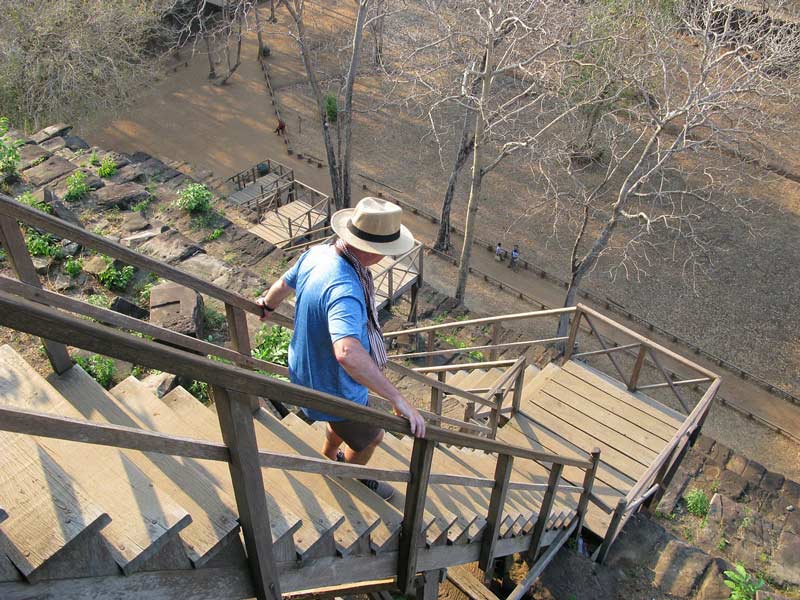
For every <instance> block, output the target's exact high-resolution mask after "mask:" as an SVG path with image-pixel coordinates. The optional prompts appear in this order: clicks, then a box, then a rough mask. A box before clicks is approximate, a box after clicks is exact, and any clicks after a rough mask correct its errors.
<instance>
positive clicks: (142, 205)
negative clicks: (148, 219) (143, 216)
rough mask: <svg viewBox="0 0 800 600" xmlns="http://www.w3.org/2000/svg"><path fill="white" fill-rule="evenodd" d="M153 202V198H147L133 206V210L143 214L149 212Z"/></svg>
mask: <svg viewBox="0 0 800 600" xmlns="http://www.w3.org/2000/svg"><path fill="white" fill-rule="evenodd" d="M152 201H153V199H152V198H145V199H144V200H140V201H139V202H137V203H136V204H134V205H133V206H131V210H132V211H134V212H140V213H143V212H144V211H146V210H147V207H148V206H150V203H151V202H152Z"/></svg>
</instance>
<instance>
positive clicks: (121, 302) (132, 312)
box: [110, 296, 150, 319]
mask: <svg viewBox="0 0 800 600" xmlns="http://www.w3.org/2000/svg"><path fill="white" fill-rule="evenodd" d="M110 308H111V310H113V311H115V312H118V313H121V314H123V315H128V316H129V317H133V318H134V319H146V318H147V317H148V316H149V315H150V313H149V312H147V311H146V310H145V309H144V308H142V307H141V306H137V305H136V304H134V303H133V302H131V301H130V300H127V299H125V298H122V297H120V296H117V297H116V298H114V301H113V302H112V303H111V306H110Z"/></svg>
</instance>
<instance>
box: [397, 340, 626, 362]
mask: <svg viewBox="0 0 800 600" xmlns="http://www.w3.org/2000/svg"><path fill="white" fill-rule="evenodd" d="M566 339H567V338H566V336H559V337H552V338H542V339H539V340H527V341H523V342H505V343H502V344H488V345H484V346H466V347H464V348H445V349H444V350H432V351H430V352H408V353H406V354H391V355H390V356H389V358H391V359H394V360H399V359H409V358H426V357H428V356H447V355H448V354H467V353H469V352H481V351H483V350H509V349H512V348H524V347H526V346H533V345H534V344H550V343H554V342H560V341H564V340H566ZM637 345H638V344H637Z"/></svg>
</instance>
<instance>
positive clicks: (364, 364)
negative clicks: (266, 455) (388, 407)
mask: <svg viewBox="0 0 800 600" xmlns="http://www.w3.org/2000/svg"><path fill="white" fill-rule="evenodd" d="M401 219H402V209H401V208H400V207H398V206H395V205H394V204H391V203H390V202H387V201H385V200H379V199H378V198H364V199H362V200H361V201H360V202H359V203H358V205H357V206H356V207H355V208H347V209H344V210H340V211H338V212H337V213H335V214H334V215H333V217H332V219H331V227H332V229H333V231H334V232H335V233H336V235H337V236H338V238H339V239H338V241H337V242H336V243H335V244H334V245H328V244H322V245H317V246H314V247H313V248H311V249H310V250H308V251H306V252H305V253H304V254H302V255H301V256H300V258H299V259H298V260H297V262H296V263H295V264H294V266H293V267H292V268H291V269H289V270H288V271H287V272H286V273H284V274H283V276H282V277H281V278H280V279H278V280H277V281H276V282H275V283H274V284H272V287H270V288H269V290H268V291H267V292H266V293H265V294H264V295H263V296H262V297H260V298H258V300H257V303H258V304H259V305H260V306H261V307H262V310H263V311H264V317H263V318H266V317H267V316H268V315H269V313H271V312H273V311H274V310H275V309H276V308H277V307H278V305H279V304H280V303H281V302H282V301H283V300H284V299H286V298H287V297H288V296H289V295H290V294H292V293H293V292H294V293H296V295H297V297H296V303H295V321H294V324H295V329H294V333H293V335H292V341H291V344H290V346H289V378H290V379H291V381H292V383H297V384H299V385H303V386H306V387H309V388H313V389H315V390H319V391H321V392H327V393H329V394H333V395H334V396H339V397H340V398H344V399H345V400H349V401H350V402H353V404H359V405H362V406H366V405H367V404H368V402H367V399H368V391H369V390H372V391H373V392H374V393H375V394H377V395H379V396H381V397H383V398H386V399H387V400H388V401H389V402H391V404H392V407H393V408H394V412H395V414H397V415H400V416H403V417H405V418H406V419H408V420H409V424H410V426H411V432H412V433H413V434H414V435H416V436H417V437H423V436H424V435H425V421H424V419H423V418H422V416H421V415H420V413H419V412H418V411H417V409H416V408H414V406H413V405H412V404H411V403H410V402H409V401H408V400H406V398H404V397H403V395H402V394H401V393H400V392H399V391H398V390H397V388H396V387H394V385H392V384H391V382H389V380H388V379H386V376H385V375H384V374H383V368H384V367H385V366H386V362H387V360H388V359H387V356H386V349H385V347H384V343H383V338H382V337H381V331H380V324H379V323H378V312H377V311H376V310H375V287H374V284H373V281H372V274H371V273H370V270H369V267H370V266H372V265H375V264H377V263H378V262H379V261H380V260H381V259H382V258H383V257H384V256H398V255H400V254H403V253H405V252H408V251H409V250H410V249H411V248H412V247H413V246H414V243H415V242H414V237H413V236H412V235H411V232H410V231H408V229H406V228H405V227H404V226H403V225H401V223H400V222H401ZM303 411H304V412H305V413H306V415H308V417H309V418H311V419H314V420H315V421H326V422H327V423H328V427H327V431H326V437H325V442H324V445H323V448H322V453H323V454H324V455H325V456H327V457H328V458H329V459H330V460H339V461H344V462H348V463H353V464H358V465H365V464H367V461H369V459H370V458H371V457H372V453H373V452H374V451H375V448H377V447H378V445H380V443H381V441H382V440H383V435H384V432H383V429H381V428H380V427H379V426H377V425H374V424H371V423H364V422H362V421H350V420H348V419H346V418H342V417H338V416H332V415H327V414H325V413H322V412H320V411H318V410H311V409H307V408H304V409H303ZM343 443H344V444H345V449H344V452H341V451H340V450H339V447H340V446H341V445H342V444H343ZM362 483H363V484H364V485H366V486H367V487H368V488H369V489H371V490H372V491H374V492H375V493H377V494H378V495H379V496H381V497H382V498H384V499H387V500H388V499H389V498H391V496H392V494H393V493H394V488H393V487H392V486H390V485H389V484H387V483H385V482H382V481H375V480H373V479H364V480H362Z"/></svg>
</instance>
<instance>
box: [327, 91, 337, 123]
mask: <svg viewBox="0 0 800 600" xmlns="http://www.w3.org/2000/svg"><path fill="white" fill-rule="evenodd" d="M325 114H326V115H327V116H328V123H336V121H337V120H338V119H339V103H338V101H337V100H336V95H335V94H326V95H325Z"/></svg>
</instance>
